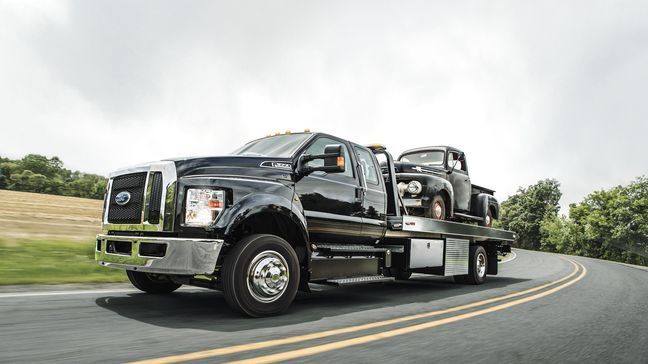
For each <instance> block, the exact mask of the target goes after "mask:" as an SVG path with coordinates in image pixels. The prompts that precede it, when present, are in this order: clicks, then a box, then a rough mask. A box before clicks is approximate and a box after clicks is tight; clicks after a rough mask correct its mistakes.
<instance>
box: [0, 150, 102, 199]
mask: <svg viewBox="0 0 648 364" xmlns="http://www.w3.org/2000/svg"><path fill="white" fill-rule="evenodd" d="M106 183H107V180H106V178H105V177H103V176H99V175H96V174H88V173H81V172H79V171H71V170H69V169H66V168H64V167H63V161H61V160H60V159H59V158H58V157H52V158H47V157H46V156H42V155H39V154H29V155H26V156H25V157H23V158H22V159H17V160H11V159H9V158H3V157H1V156H0V189H7V190H13V191H24V192H36V193H48V194H52V195H62V196H75V197H85V198H93V199H103V195H104V191H105V190H106Z"/></svg>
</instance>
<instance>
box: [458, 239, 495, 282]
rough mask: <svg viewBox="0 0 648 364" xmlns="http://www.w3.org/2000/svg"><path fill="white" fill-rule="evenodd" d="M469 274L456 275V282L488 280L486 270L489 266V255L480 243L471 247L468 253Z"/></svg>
mask: <svg viewBox="0 0 648 364" xmlns="http://www.w3.org/2000/svg"><path fill="white" fill-rule="evenodd" d="M468 259H469V261H468V274H466V275H462V276H454V280H455V282H456V283H462V284H474V285H478V284H482V283H484V281H485V280H486V270H487V268H488V256H487V255H486V249H484V247H483V246H480V245H473V246H471V247H470V252H469V253H468Z"/></svg>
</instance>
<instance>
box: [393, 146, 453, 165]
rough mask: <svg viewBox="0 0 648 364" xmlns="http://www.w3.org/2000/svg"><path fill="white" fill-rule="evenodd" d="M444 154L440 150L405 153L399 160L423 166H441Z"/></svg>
mask: <svg viewBox="0 0 648 364" xmlns="http://www.w3.org/2000/svg"><path fill="white" fill-rule="evenodd" d="M444 155H445V153H444V152H443V151H442V150H432V151H425V152H416V153H411V154H406V155H404V156H402V157H401V159H400V160H401V161H402V162H409V163H415V164H422V165H425V166H443V157H444Z"/></svg>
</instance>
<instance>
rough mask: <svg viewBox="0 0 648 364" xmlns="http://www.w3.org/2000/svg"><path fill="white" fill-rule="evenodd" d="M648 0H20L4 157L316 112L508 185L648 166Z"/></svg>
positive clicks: (6, 13)
mask: <svg viewBox="0 0 648 364" xmlns="http://www.w3.org/2000/svg"><path fill="white" fill-rule="evenodd" d="M646 19H648V2H645V1H568V2H566V1H481V2H472V1H455V2H448V1H375V0H374V1H308V2H306V1H254V2H249V1H230V2H223V1H175V2H170V1H138V2H131V1H115V0H110V1H64V0H58V1H49V0H15V1H6V0H0V156H8V157H11V158H19V157H22V156H23V155H25V154H28V153H38V154H44V155H47V156H58V157H60V158H61V159H62V160H63V161H64V162H65V163H66V166H67V167H68V168H71V169H75V170H81V171H84V172H90V173H98V174H102V175H107V174H108V173H109V172H110V171H111V170H115V169H118V168H120V167H124V166H128V165H132V164H139V163H141V162H146V161H153V160H160V159H164V158H168V157H180V156H192V155H223V154H228V153H229V152H231V151H233V150H234V149H236V148H237V147H239V146H240V145H242V144H244V143H246V142H247V141H249V140H252V139H256V138H259V137H262V136H265V135H267V134H268V133H274V132H277V131H280V132H284V131H286V130H292V131H299V130H303V129H305V128H309V129H311V130H313V131H322V132H327V133H330V134H334V135H337V136H339V137H343V138H345V139H349V140H352V141H354V142H356V143H360V144H373V143H382V144H385V145H387V147H388V149H389V150H390V151H391V152H392V153H393V154H396V155H397V154H398V153H400V152H402V151H403V150H406V149H409V148H414V147H420V146H427V145H439V144H443V145H453V146H456V147H458V148H460V149H462V150H463V151H464V152H465V153H466V156H467V159H468V166H469V168H470V174H471V179H472V181H473V183H477V184H479V185H483V186H486V187H490V188H493V189H495V190H497V194H496V196H497V197H498V198H499V199H500V200H504V199H505V198H506V197H507V196H509V195H511V194H513V193H515V192H516V190H517V189H518V188H519V187H520V186H528V185H530V184H533V183H535V182H536V181H538V180H540V179H544V178H556V179H557V180H558V181H559V182H560V183H561V187H562V192H563V198H562V200H561V204H562V206H563V208H564V207H565V206H567V205H568V204H569V203H572V202H578V201H580V200H581V199H582V198H583V197H585V196H586V195H587V194H588V193H590V192H592V191H594V190H598V189H602V188H610V187H613V186H615V185H618V184H627V183H629V182H630V181H632V180H633V179H634V178H635V177H638V176H640V175H646V174H648V158H647V156H648V142H647V136H648V97H647V96H648V21H646Z"/></svg>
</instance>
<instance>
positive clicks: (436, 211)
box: [425, 195, 446, 220]
mask: <svg viewBox="0 0 648 364" xmlns="http://www.w3.org/2000/svg"><path fill="white" fill-rule="evenodd" d="M445 206H446V205H445V201H444V200H443V196H441V195H434V198H433V199H432V203H431V204H430V208H429V209H428V211H427V212H426V216H425V217H428V218H432V219H435V220H445V219H446V207H445Z"/></svg>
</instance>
